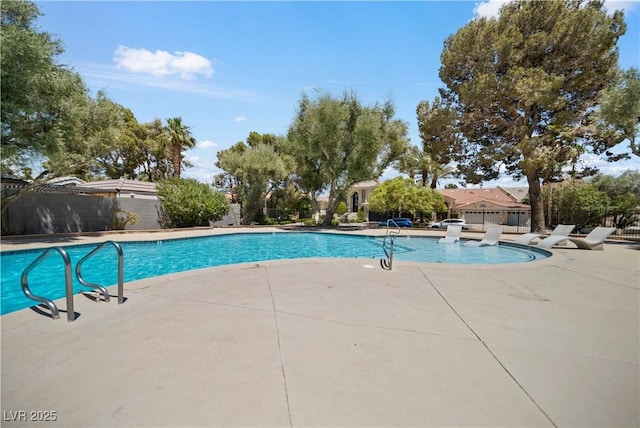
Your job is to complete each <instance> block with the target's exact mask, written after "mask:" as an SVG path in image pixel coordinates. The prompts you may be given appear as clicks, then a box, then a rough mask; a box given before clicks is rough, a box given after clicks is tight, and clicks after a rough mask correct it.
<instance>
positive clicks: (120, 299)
mask: <svg viewBox="0 0 640 428" xmlns="http://www.w3.org/2000/svg"><path fill="white" fill-rule="evenodd" d="M109 244H110V245H113V246H114V247H115V249H116V251H117V253H118V304H119V305H120V304H122V303H124V280H123V278H124V268H123V265H124V261H123V258H124V257H123V253H122V247H121V246H120V244H118V243H117V242H115V241H105V242H103V243H102V244H100V245H98V246H97V247H96V248H94V249H93V250H91V251H90V252H89V253H88V254H86V255H85V256H84V257H83V258H81V259H80V261H78V264H77V265H76V278H78V282H79V283H80V284H82V285H83V286H85V287H88V288H93V289H95V290H98V291H99V292H100V293H102V296H103V299H104V301H105V302H108V301H109V292H108V291H107V289H106V288H105V287H103V286H102V285H98V284H93V283H91V282H88V281H86V280H85V279H84V277H83V276H82V264H83V263H84V262H85V261H87V260H88V259H89V258H91V257H92V256H93V255H94V254H96V253H97V252H99V251H100V250H102V249H103V248H104V247H105V246H107V245H109Z"/></svg>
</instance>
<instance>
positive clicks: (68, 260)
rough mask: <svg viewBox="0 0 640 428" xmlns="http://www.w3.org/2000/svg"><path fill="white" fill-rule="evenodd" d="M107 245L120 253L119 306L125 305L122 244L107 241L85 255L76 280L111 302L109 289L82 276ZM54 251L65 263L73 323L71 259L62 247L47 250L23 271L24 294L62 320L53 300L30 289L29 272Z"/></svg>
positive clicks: (69, 308)
mask: <svg viewBox="0 0 640 428" xmlns="http://www.w3.org/2000/svg"><path fill="white" fill-rule="evenodd" d="M107 244H111V245H113V246H114V247H115V248H116V251H117V252H118V304H121V303H124V280H123V278H124V268H123V266H124V257H123V253H122V247H121V246H120V244H118V243H117V242H114V241H105V242H103V243H102V244H100V245H98V246H97V247H96V248H94V249H93V250H91V251H90V252H89V253H88V254H87V255H85V256H84V257H83V258H82V259H80V261H79V262H78V264H77V265H76V278H78V282H79V283H80V284H82V285H83V286H85V287H88V288H93V289H96V290H98V291H100V292H101V293H102V295H103V298H104V301H105V302H108V301H109V292H108V291H107V289H106V288H105V287H103V286H101V285H98V284H93V283H90V282H88V281H86V280H85V279H84V278H83V276H82V264H83V263H84V262H85V261H86V260H87V259H89V258H90V257H92V256H93V255H94V254H96V253H97V252H98V251H100V250H102V249H103V248H104V247H105V246H106V245H107ZM52 251H57V252H58V253H59V254H60V255H61V256H62V260H63V261H64V281H65V294H66V300H67V321H68V322H72V321H74V320H75V311H74V310H73V281H72V280H71V258H70V257H69V254H68V253H67V251H66V250H65V249H64V248H62V247H51V248H47V249H46V250H45V251H44V252H43V253H42V254H40V256H38V258H37V259H35V260H34V261H33V262H31V264H29V266H27V267H26V268H25V270H24V271H22V276H21V278H20V283H21V285H22V292H23V293H24V294H25V296H27V297H28V298H29V299H31V300H35V301H36V302H40V303H43V304H45V305H46V306H47V307H48V308H49V310H50V311H51V318H52V319H58V318H60V311H59V310H58V307H57V306H56V304H55V303H53V301H52V300H51V299H47V298H46V297H41V296H36V295H35V294H33V293H32V292H31V289H30V288H29V272H31V271H32V270H33V269H34V268H35V267H36V266H38V265H39V264H40V263H41V262H42V261H43V260H44V259H46V258H47V257H49V254H51V252H52ZM97 301H99V300H97Z"/></svg>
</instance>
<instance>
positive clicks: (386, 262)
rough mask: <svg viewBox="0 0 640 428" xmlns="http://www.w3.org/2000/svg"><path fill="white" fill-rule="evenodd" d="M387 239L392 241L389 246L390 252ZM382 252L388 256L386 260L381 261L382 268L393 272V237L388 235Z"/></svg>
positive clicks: (383, 241)
mask: <svg viewBox="0 0 640 428" xmlns="http://www.w3.org/2000/svg"><path fill="white" fill-rule="evenodd" d="M387 238H389V240H390V241H391V243H390V246H389V252H387ZM382 250H383V251H384V254H385V255H386V256H387V258H386V260H385V259H380V266H381V267H382V269H386V270H391V269H392V268H393V235H391V234H388V235H386V236H385V237H384V239H383V240H382Z"/></svg>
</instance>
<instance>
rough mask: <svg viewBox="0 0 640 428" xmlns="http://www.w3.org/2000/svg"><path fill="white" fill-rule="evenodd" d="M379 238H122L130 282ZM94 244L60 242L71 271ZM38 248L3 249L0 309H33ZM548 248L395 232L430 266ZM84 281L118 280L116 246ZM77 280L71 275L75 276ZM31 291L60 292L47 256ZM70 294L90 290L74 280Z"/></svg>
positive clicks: (368, 245)
mask: <svg viewBox="0 0 640 428" xmlns="http://www.w3.org/2000/svg"><path fill="white" fill-rule="evenodd" d="M382 239H383V237H373V236H355V235H344V234H335V233H317V232H278V233H232V234H225V235H215V236H208V237H198V238H181V239H170V240H164V241H138V242H121V243H120V245H121V247H122V250H123V253H124V280H125V282H127V281H133V280H137V279H143V278H149V277H153V276H159V275H165V274H168V273H174V272H183V271H187V270H193V269H201V268H206V267H212V266H221V265H228V264H235V263H246V262H258V261H264V260H277V259H294V258H310V257H343V258H363V259H381V258H384V257H385V256H384V253H383V251H382ZM95 247H96V244H91V245H77V246H69V247H65V249H66V250H67V252H68V254H69V256H70V258H71V261H72V265H73V268H74V269H75V265H76V263H77V262H78V261H79V260H80V259H81V258H82V257H83V256H84V255H86V254H87V253H88V252H89V251H91V250H93V249H94V248H95ZM42 251H43V250H42V249H39V250H27V251H5V252H2V255H1V262H2V263H1V273H2V312H1V313H2V314H6V313H9V312H13V311H17V310H19V309H24V308H27V307H30V306H33V305H34V303H35V302H33V301H32V300H29V299H27V298H26V297H25V296H24V294H23V293H22V289H21V287H20V277H21V275H22V271H23V270H24V269H25V268H26V267H27V266H28V265H29V264H30V263H31V262H33V260H35V259H36V258H37V257H38V256H39V255H40V254H42ZM548 255H549V253H548V252H545V251H540V250H536V249H533V248H524V247H519V246H514V245H508V244H504V245H500V246H496V247H465V246H464V245H462V244H461V243H456V244H452V245H443V244H439V243H438V239H436V238H429V237H415V236H411V237H410V236H398V237H395V246H394V260H403V261H417V262H431V263H463V264H466V263H480V264H486V263H521V262H529V261H532V260H536V259H540V258H546V257H548ZM82 272H83V275H84V277H85V279H86V280H87V281H89V282H94V283H97V284H101V285H105V286H110V285H114V284H116V283H117V257H116V252H115V249H113V248H112V247H108V248H105V249H104V250H103V251H101V252H99V253H97V254H96V255H95V256H94V257H92V258H90V259H89V260H87V261H86V262H85V263H84V265H83V271H82ZM74 281H75V280H74ZM29 287H30V288H31V291H32V292H33V293H34V294H36V295H40V296H44V297H47V298H49V299H57V298H60V297H64V267H63V264H62V262H61V258H60V257H59V256H58V254H52V255H51V256H50V257H49V258H47V259H45V260H44V261H43V262H42V263H41V264H40V265H38V266H37V267H36V268H34V269H33V270H32V271H31V273H30V274H29ZM74 290H75V292H79V291H81V290H87V289H86V288H84V287H82V286H81V285H80V284H79V283H77V281H76V282H75V283H74Z"/></svg>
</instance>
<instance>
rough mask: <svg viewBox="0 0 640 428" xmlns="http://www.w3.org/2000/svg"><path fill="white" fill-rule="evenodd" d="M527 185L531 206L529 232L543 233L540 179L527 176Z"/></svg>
mask: <svg viewBox="0 0 640 428" xmlns="http://www.w3.org/2000/svg"><path fill="white" fill-rule="evenodd" d="M527 182H528V183H529V203H530V204H531V232H536V233H543V232H544V231H545V225H544V205H543V203H542V189H541V186H540V179H539V178H538V177H537V176H530V175H527Z"/></svg>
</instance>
